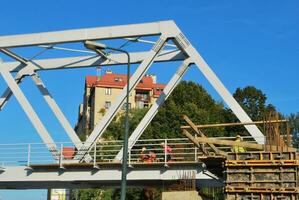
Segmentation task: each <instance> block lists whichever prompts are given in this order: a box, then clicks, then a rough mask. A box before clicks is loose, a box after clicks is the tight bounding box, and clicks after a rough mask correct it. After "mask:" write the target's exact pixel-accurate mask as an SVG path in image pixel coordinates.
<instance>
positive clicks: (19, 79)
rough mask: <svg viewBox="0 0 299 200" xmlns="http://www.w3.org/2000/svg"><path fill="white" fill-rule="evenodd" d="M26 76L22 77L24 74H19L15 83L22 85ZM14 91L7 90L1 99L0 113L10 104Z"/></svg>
mask: <svg viewBox="0 0 299 200" xmlns="http://www.w3.org/2000/svg"><path fill="white" fill-rule="evenodd" d="M24 77H25V76H24V75H22V73H17V75H16V76H15V78H14V79H15V81H16V83H17V84H20V83H21V82H22V81H23V79H24ZM12 94H13V93H12V91H11V89H10V88H9V87H7V88H6V90H5V91H4V92H3V94H2V95H1V97H0V111H1V110H3V108H4V106H5V105H6V103H7V102H8V100H9V99H10V97H11V96H12Z"/></svg>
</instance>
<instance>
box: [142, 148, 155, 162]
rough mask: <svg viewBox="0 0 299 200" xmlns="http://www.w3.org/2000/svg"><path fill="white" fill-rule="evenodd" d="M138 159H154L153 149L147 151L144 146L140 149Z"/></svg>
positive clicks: (147, 160)
mask: <svg viewBox="0 0 299 200" xmlns="http://www.w3.org/2000/svg"><path fill="white" fill-rule="evenodd" d="M140 160H141V161H142V162H147V163H152V162H154V161H155V160H156V154H155V153H154V152H153V151H148V150H147V149H146V148H145V147H143V148H142V149H141V153H140Z"/></svg>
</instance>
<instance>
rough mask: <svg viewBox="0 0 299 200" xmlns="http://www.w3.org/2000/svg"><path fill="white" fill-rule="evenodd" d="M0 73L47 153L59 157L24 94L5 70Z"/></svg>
mask: <svg viewBox="0 0 299 200" xmlns="http://www.w3.org/2000/svg"><path fill="white" fill-rule="evenodd" d="M0 73H1V75H2V77H3V79H4V80H5V82H6V83H7V85H8V86H9V87H10V89H11V90H12V92H13V94H14V95H15V96H16V99H17V101H18V102H19V103H20V105H21V107H22V109H23V110H24V111H25V113H26V115H27V116H28V118H29V119H30V121H31V123H32V124H33V126H34V128H35V129H36V130H37V132H38V134H39V135H40V136H41V138H42V140H43V142H44V143H45V144H46V146H47V147H48V149H49V151H50V152H51V154H52V155H53V157H54V158H56V159H57V158H58V157H59V153H58V151H57V147H56V145H55V143H54V140H53V139H52V137H51V136H50V134H49V132H48V131H47V129H46V128H45V126H44V125H43V123H42V122H41V120H40V119H39V117H38V115H37V114H36V112H35V111H34V109H33V108H32V106H31V104H30V103H29V101H28V100H27V98H26V97H25V95H24V93H23V92H22V90H21V89H20V87H19V86H18V84H17V83H16V81H15V79H14V78H13V77H12V75H11V74H10V73H9V72H8V71H6V70H5V69H2V68H0Z"/></svg>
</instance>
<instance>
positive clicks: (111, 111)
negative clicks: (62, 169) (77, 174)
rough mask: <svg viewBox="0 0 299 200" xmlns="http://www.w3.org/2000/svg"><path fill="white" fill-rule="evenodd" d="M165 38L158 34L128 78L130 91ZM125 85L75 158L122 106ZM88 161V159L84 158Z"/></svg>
mask: <svg viewBox="0 0 299 200" xmlns="http://www.w3.org/2000/svg"><path fill="white" fill-rule="evenodd" d="M166 40H167V38H165V37H164V36H160V38H159V39H158V41H157V42H156V44H155V45H154V47H153V48H152V49H151V51H150V52H149V54H148V56H147V57H146V58H145V59H144V60H143V61H142V63H141V64H140V65H139V67H138V68H137V69H136V71H135V73H134V74H133V75H132V77H131V78H130V85H129V92H131V91H132V90H133V89H134V88H135V86H136V85H137V84H138V83H139V81H140V80H141V79H142V77H143V76H144V75H145V73H146V71H147V70H148V69H149V67H150V66H151V64H152V63H153V62H154V59H155V58H156V57H157V55H158V54H159V52H160V51H161V50H162V48H163V47H164V44H165V42H166ZM126 88H127V87H124V88H123V90H122V91H121V93H120V95H119V96H118V98H117V99H116V100H115V102H114V104H113V105H112V106H111V107H110V109H109V110H108V112H107V113H106V115H104V117H103V118H102V120H101V121H100V123H99V124H98V125H97V126H96V127H95V128H94V130H93V131H92V133H91V134H90V136H89V137H88V138H87V140H86V143H85V144H84V146H83V147H82V148H81V149H80V150H79V151H78V153H77V155H76V156H75V159H82V158H83V156H84V155H85V154H86V153H87V152H88V150H89V149H90V148H91V146H92V145H93V143H94V142H96V141H97V140H98V139H99V138H100V137H101V136H102V134H103V133H104V131H105V130H106V128H107V127H108V125H109V124H110V122H111V121H112V120H113V118H114V116H115V115H116V114H117V112H118V110H119V109H120V107H121V106H122V104H123V103H124V101H125V98H126V94H127V91H126ZM86 161H89V160H86Z"/></svg>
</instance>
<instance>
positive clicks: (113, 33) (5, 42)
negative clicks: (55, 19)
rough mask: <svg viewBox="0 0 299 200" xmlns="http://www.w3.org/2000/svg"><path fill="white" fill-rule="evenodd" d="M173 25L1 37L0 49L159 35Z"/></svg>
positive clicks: (106, 28)
mask: <svg viewBox="0 0 299 200" xmlns="http://www.w3.org/2000/svg"><path fill="white" fill-rule="evenodd" d="M173 25H174V22H173V21H161V22H153V23H143V24H131V25H122V26H107V27H99V28H87V29H77V30H66V31H53V32H45V33H35V34H23V35H12V36H2V37H0V48H12V47H22V46H34V45H42V44H57V43H68V42H80V41H86V40H103V39H115V38H128V37H129V38H130V37H141V36H152V35H161V34H162V33H163V32H165V31H166V30H167V29H171V27H172V26H173Z"/></svg>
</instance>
